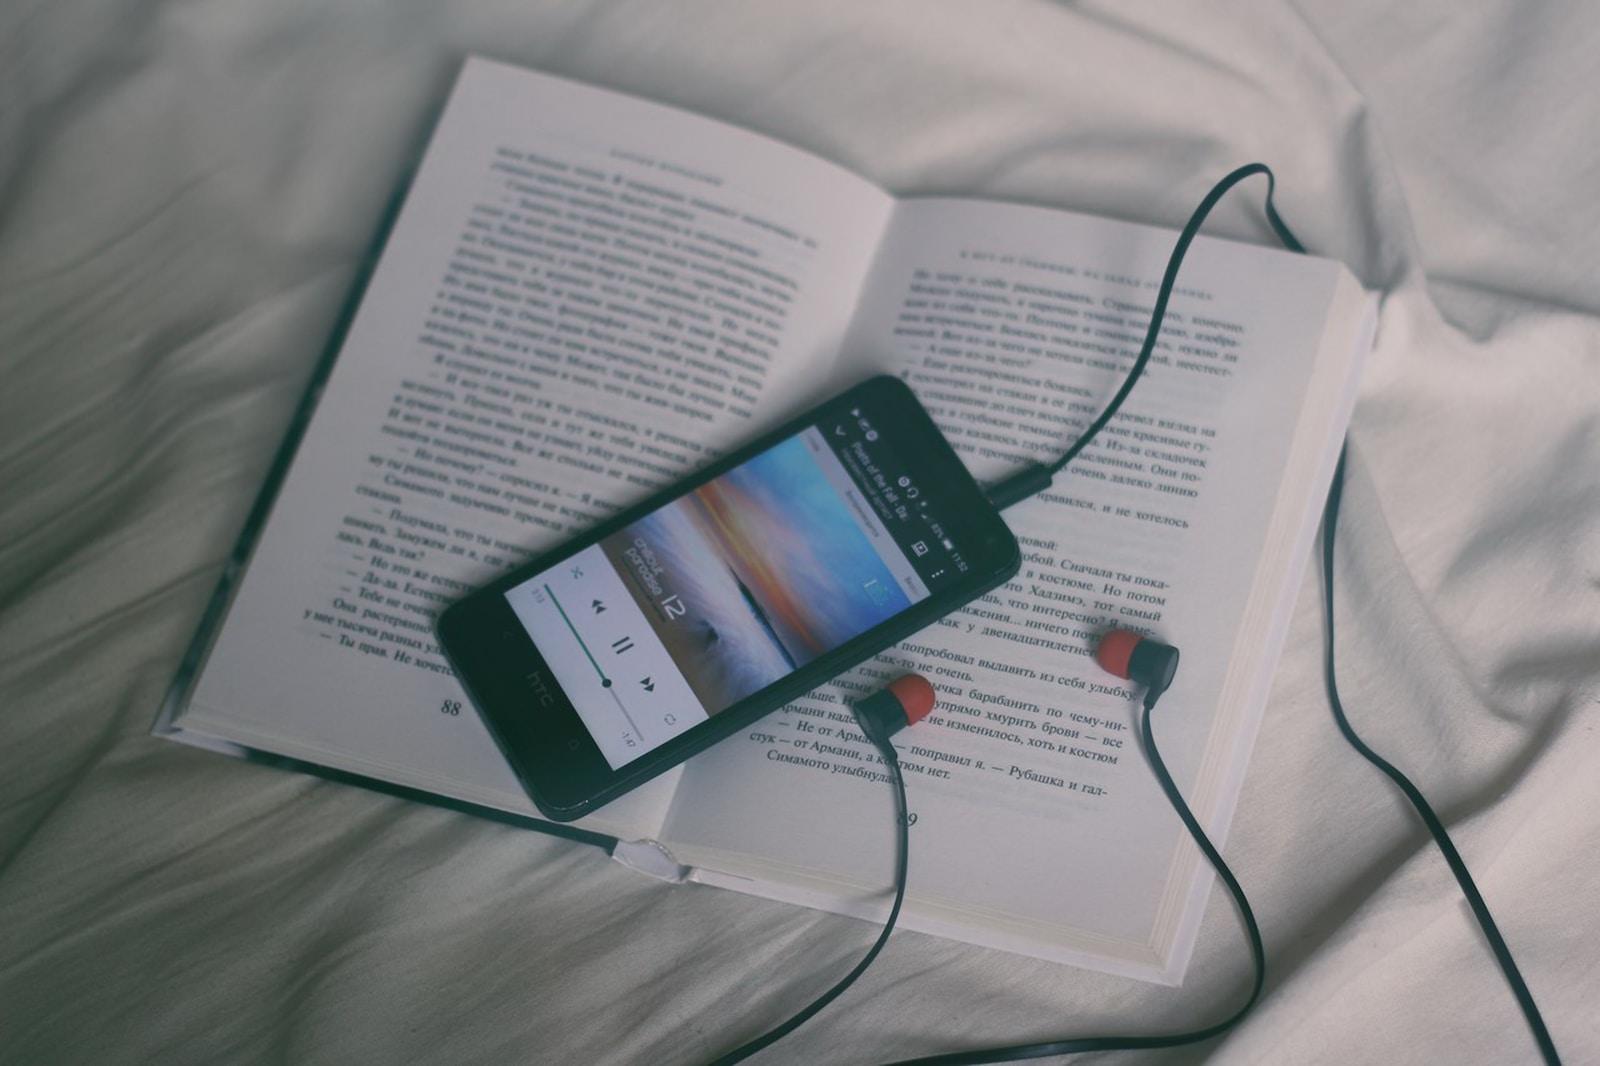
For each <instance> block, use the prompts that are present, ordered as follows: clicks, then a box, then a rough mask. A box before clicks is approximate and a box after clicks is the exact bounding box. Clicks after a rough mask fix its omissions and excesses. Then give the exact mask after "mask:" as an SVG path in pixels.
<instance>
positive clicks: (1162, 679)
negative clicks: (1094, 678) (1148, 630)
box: [1094, 629, 1178, 703]
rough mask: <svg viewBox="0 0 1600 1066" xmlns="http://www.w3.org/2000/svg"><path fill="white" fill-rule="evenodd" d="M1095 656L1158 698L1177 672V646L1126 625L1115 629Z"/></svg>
mask: <svg viewBox="0 0 1600 1066" xmlns="http://www.w3.org/2000/svg"><path fill="white" fill-rule="evenodd" d="M1094 660H1095V662H1097V663H1099V664H1100V666H1101V668H1102V669H1104V670H1105V671H1106V672H1107V673H1109V674H1115V675H1116V676H1117V677H1120V678H1124V679H1126V680H1128V681H1132V682H1133V683H1134V684H1137V685H1143V686H1144V687H1145V699H1146V701H1148V702H1151V703H1153V702H1155V700H1156V699H1157V698H1159V697H1160V696H1161V694H1162V693H1163V692H1165V691H1167V687H1168V686H1169V685H1171V684H1172V679H1173V677H1174V676H1176V675H1177V673H1178V649H1177V648H1174V647H1173V646H1172V645H1171V644H1163V643H1161V642H1160V641H1159V640H1155V639H1153V638H1150V637H1141V636H1140V635H1139V634H1137V633H1135V632H1133V631H1132V630H1127V629H1113V630H1112V631H1111V632H1109V633H1107V634H1106V635H1105V636H1103V637H1101V638H1100V643H1099V644H1097V645H1096V646H1095V649H1094Z"/></svg>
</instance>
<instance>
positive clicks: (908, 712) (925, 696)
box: [854, 674, 936, 738]
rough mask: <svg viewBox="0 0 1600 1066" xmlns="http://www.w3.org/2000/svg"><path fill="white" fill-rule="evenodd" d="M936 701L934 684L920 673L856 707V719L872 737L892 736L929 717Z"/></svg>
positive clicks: (894, 684)
mask: <svg viewBox="0 0 1600 1066" xmlns="http://www.w3.org/2000/svg"><path fill="white" fill-rule="evenodd" d="M935 699H936V693H935V692H934V688H933V685H932V684H930V683H929V681H928V679H927V678H925V677H923V676H922V675H921V674H906V675H905V676H904V677H898V678H895V679H894V680H893V681H891V682H889V684H888V685H887V686H885V687H883V688H880V689H879V690H878V691H876V692H874V693H873V694H872V695H870V696H868V697H867V698H866V699H864V700H860V701H858V702H857V703H856V704H855V707H854V710H855V712H856V719H857V720H858V721H859V722H860V723H861V727H862V728H863V729H865V730H866V731H867V733H868V735H869V736H876V737H884V738H887V737H892V736H894V735H895V734H896V733H898V732H900V730H902V729H904V728H905V727H906V726H908V725H916V724H917V723H918V722H920V721H922V720H923V719H924V718H926V717H928V712H930V711H932V710H933V705H934V702H935Z"/></svg>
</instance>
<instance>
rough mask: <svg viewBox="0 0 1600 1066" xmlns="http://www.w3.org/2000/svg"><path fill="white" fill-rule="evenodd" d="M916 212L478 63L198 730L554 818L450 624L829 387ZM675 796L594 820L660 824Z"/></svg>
mask: <svg viewBox="0 0 1600 1066" xmlns="http://www.w3.org/2000/svg"><path fill="white" fill-rule="evenodd" d="M382 180H385V179H383V178H382V177H381V176H377V175H375V176H374V181H375V182H381V181H382ZM890 209H891V202H890V201H889V199H888V197H887V196H886V195H885V194H884V193H882V192H881V191H880V190H878V189H876V188H875V187H874V186H872V185H871V184H869V183H867V182H866V181H864V180H862V179H860V178H857V177H854V176H853V175H850V174H849V173H847V172H845V171H843V170H840V169H839V168H837V167H835V166H833V165H831V164H828V163H825V162H823V161H821V160H818V159H816V158H815V157H812V156H810V155H807V154H805V153H803V152H800V151H797V150H794V149H790V148H787V147H785V146H782V145H780V144H778V143H776V142H774V141H771V140H769V139H766V138H763V137H759V136H757V135H754V134H749V133H745V132H743V131H740V130H737V129H735V128H733V127H731V126H727V125H725V124H722V123H718V122H714V121H711V120H709V119H704V118H699V117H697V116H693V115H689V114H687V113H684V112H681V111H677V110H674V109H672V108H668V107H663V106H660V105H657V104H652V103H648V102H645V101H641V100H637V99H633V98H630V97H626V96H623V95H620V94H617V93H612V92H608V91H604V90H600V89H594V88H590V87H586V86H583V85H579V84H577V83H574V82H569V81H565V80H563V79H559V78H554V77H549V76H546V75H540V74H535V73H532V72H528V71H521V70H517V69H515V68H511V67H506V66H502V65H499V64H495V63H490V62H487V61H483V60H470V61H468V63H467V64H466V66H465V68H464V70H463V72H462V75H461V77H460V79H459V81H458V83H457V86H456V88H455V90H454V92H453V94H452V96H451V98H450V101H449V103H448V105H447V107H446V109H445V111H444V114H443V116H442V118H441V119H440V121H439V124H438V126H437V128H436V130H435V133H434V136H433V140H432V142H431V145H430V147H429V149H428V151H427V153H426V155H425V157H424V159H423V161H422V164H421V166H420V169H419V171H418V173H417V176H416V179H415V182H414V184H413V186H412V188H411V190H410V192H409V194H408V198H407V200H406V203H405V205H404V207H403V209H402V211H401V213H400V215H399V217H398V219H397V221H396V224H395V227H394V229H393V231H392V233H391V235H390V237H389V240H388V243H387V247H386V248H385V250H384V252H383V255H382V258H381V260H380V262H379V265H378V267H377V270H376V272H375V274H374V276H373V278H372V281H371V283H370V286H369V288H368V290H367V292H366V294H365V296H364V298H363V301H362V304H361V307H360V309H359V311H358V313H357V315H356V317H355V319H354V321H353V323H352V326H351V329H350V331H349V333H348V335H347V337H346V340H345V342H344V345H343V349H342V351H341V354H340V355H339V357H338V360H337V362H336V364H335V366H334V369H333V371H332V374H331V377H330V378H329V380H328V382H327V385H326V389H325V392H324V394H323V396H322V397H321V400H320V403H319V405H318V408H317V411H316V415H315V417H314V419H313V420H312V422H311V424H310V426H309V429H308V431H307V433H306V435H305V438H304V440H303V442H302V443H301V445H300V448H299V451H298V453H297V455H296V458H295V460H294V463H293V465H292V467H291V470H290V473H289V475H288V478H287V480H286V482H285V484H284V486H283V488H282V491H281V493H280V495H279V498H278V499H277V501H276V503H275V505H274V507H273V510H272V515H271V518H270V520H269V522H268V524H267V526H266V529H265V532H264V534H263V536H262V538H261V540H260V542H259V544H258V546H257V548H256V551H255V554H254V556H253V558H252V560H251V562H250V565H249V568H248V571H247V573H246V575H245V577H244V579H243V581H242V584H241V586H240V588H239V591H238V593H237V595H236V598H235V600H234V602H233V604H232V607H231V609H230V612H229V615H228V617H227V620H226V623H225V625H224V627H223V629H222V631H221V635H220V637H219V638H218V640H217V642H216V644H215V646H214V648H213V650H212V652H211V654H210V657H209V660H208V661H207V664H206V666H205V668H204V671H203V674H202V676H201V678H200V680H199V682H198V685H197V688H196V690H195V692H194V695H193V700H192V703H191V705H190V708H189V710H188V712H187V713H186V714H185V715H184V716H183V718H182V720H181V722H180V724H181V726H182V727H183V728H186V729H197V730H200V731H202V732H205V733H208V734H212V735H216V736H221V737H223V738H225V739H228V740H232V741H236V742H239V743H243V744H247V745H251V746H255V747H260V748H263V749H266V750H269V751H274V752H279V753H282V754H287V755H293V756H296V757H300V758H305V759H308V760H311V761H313V762H318V763H324V764H327V765H332V766H336V767H340V768H344V769H349V770H353V771H356V772H360V773H364V774H369V775H372V776H376V777H380V778H384V779H387V780H393V781H399V782H402V783H405V784H410V785H413V786H417V787H422V788H426V789H429V790H432V791H436V792H441V793H446V794H450V795H456V796H461V797H463V798H467V799H471V800H474V801H477V802H482V803H490V804H494V805H498V806H502V807H507V808H511V809H515V810H524V811H528V810H531V808H530V805H529V803H528V801H527V799H526V797H525V796H524V795H523V792H522V790H521V788H520V787H519V785H518V783H517V782H516V780H515V779H514V777H513V776H512V774H511V771H510V770H509V768H508V767H507V765H506V763H505V761H504V759H503V758H502V757H501V755H500V753H499V751H498V750H497V749H496V747H495V745H494V743H493V741H492V739H491V738H490V736H489V735H488V733H487V732H486V730H485V729H484V727H483V725H482V723H481V722H480V720H479V719H478V716H477V714H476V713H475V712H474V710H473V708H472V705H471V704H470V702H468V700H467V698H466V696H465V695H464V693H463V692H462V690H461V688H460V687H459V686H458V685H457V683H456V682H455V680H454V678H453V677H452V675H451V673H450V671H449V669H448V667H447V666H446V665H445V663H444V660H443V658H442V656H441V655H440V653H439V651H438V648H437V646H436V644H435V641H434V637H433V623H434V619H435V618H436V617H437V615H438V612H439V611H440V610H441V609H442V608H443V607H444V606H445V605H446V604H447V603H448V602H450V601H452V600H454V599H456V598H458V597H460V596H461V595H463V594H464V593H466V592H467V591H469V590H470V589H471V588H472V587H473V586H475V585H477V584H479V583H482V582H484V581H485V580H487V579H489V578H491V577H493V576H496V575H498V574H500V573H502V572H503V571H505V570H506V569H508V568H510V567H512V566H514V565H516V564H518V563H520V562H523V561H525V560H526V559H527V558H528V557H530V556H531V555H532V554H534V553H537V552H538V551H540V550H542V549H548V548H550V547H552V546H554V545H555V544H557V543H558V542H559V541H560V540H561V539H563V538H564V537H565V536H567V535H569V534H572V533H575V532H577V531H579V530H581V529H582V528H584V527H586V526H588V525H590V524H592V523H593V522H594V521H596V520H597V519H599V518H602V517H604V516H605V515H608V514H610V513H612V512H613V511H615V510H616V509H618V508H620V507H622V506H624V505H626V504H628V503H631V502H633V501H634V500H636V499H638V498H639V497H641V496H643V495H645V494H646V493H648V492H649V491H651V490H653V489H657V488H660V487H663V486H665V485H667V484H669V483H670V482H671V481H673V480H675V479H676V478H678V477H679V476H681V475H683V474H685V473H687V472H689V471H690V470H691V469H693V468H695V467H697V466H700V465H702V464H704V463H705V462H707V461H709V460H710V459H711V458H713V457H714V456H715V455H716V454H717V453H718V452H719V450H720V449H722V448H724V447H727V446H729V445H732V444H735V443H737V442H739V441H741V440H743V439H745V438H748V437H749V436H751V435H753V434H754V433H755V432H756V430H757V429H759V428H761V426H762V425H764V424H765V423H767V422H769V421H771V420H773V419H775V418H776V417H777V416H778V415H779V414H780V413H783V412H785V411H787V410H789V409H791V408H793V407H794V406H796V405H798V404H800V403H802V402H803V401H804V400H805V399H807V398H809V397H811V396H813V395H815V394H816V393H817V392H818V391H819V390H820V389H821V388H823V387H824V384H825V381H826V374H825V373H824V371H825V370H826V368H827V367H829V366H830V365H831V362H832V360H833V358H834V356H835V354H836V352H837V351H838V350H839V347H840V340H841V338H842V336H843V333H844V330H845V328H846V327H847V324H848V320H849V315H850V312H851V309H852V308H853V306H854V304H855V301H856V297H857V295H858V290H859V287H860V285H861V283H862V281H863V279H864V277H865V274H866V272H867V269H868V267H869V265H870V261H871V256H872V253H873V250H874V248H875V247H876V245H877V243H878V240H879V238H880V236H881V234H882V232H883V230H884V228H885V226H886V225H887V222H888V219H889V214H890ZM670 788H671V783H670V781H668V782H666V783H665V784H663V783H659V782H658V783H654V784H652V785H651V786H647V787H646V789H643V790H641V791H640V792H639V793H635V794H634V795H632V796H630V797H626V798H625V799H624V800H622V801H620V802H619V803H616V804H612V805H611V806H609V807H608V808H607V809H606V811H604V812H602V814H601V815H600V816H597V817H596V818H595V819H593V820H592V821H591V824H597V825H599V826H601V827H604V828H615V827H619V826H620V827H621V831H622V832H632V833H634V834H637V833H639V832H641V831H653V829H654V828H655V827H656V826H657V825H658V824H659V819H660V815H661V813H662V812H663V811H664V810H665V798H666V796H667V794H669V793H670Z"/></svg>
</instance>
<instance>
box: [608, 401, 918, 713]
mask: <svg viewBox="0 0 1600 1066" xmlns="http://www.w3.org/2000/svg"><path fill="white" fill-rule="evenodd" d="M810 438H815V439H810ZM819 445H821V441H820V434H817V433H816V431H815V430H810V431H808V432H807V433H806V434H804V435H802V436H797V437H794V438H791V439H789V440H786V441H784V442H782V443H780V444H778V445H776V446H774V447H772V448H770V449H768V450H767V451H765V452H762V453H761V454H760V455H757V456H755V457H754V458H752V459H750V460H749V461H747V462H745V463H743V464H741V465H739V466H737V467H735V468H734V469H732V470H730V471H728V472H727V473H725V474H723V475H722V476H721V477H718V478H716V479H715V480H713V481H710V482H707V483H706V484H704V485H702V486H700V487H699V488H698V489H695V490H694V491H693V492H690V493H688V494H686V495H684V496H682V497H680V498H679V499H677V500H675V501H674V502H673V503H671V504H669V505H668V506H666V507H663V508H661V509H660V510H658V511H655V512H653V513H652V514H650V515H647V516H646V517H644V518H642V519H640V520H639V521H637V522H634V523H633V524H631V525H629V526H628V527H627V528H625V529H623V530H620V531H618V532H617V533H614V534H612V535H611V536H609V537H607V538H606V539H605V540H604V541H602V542H601V547H602V548H603V549H604V551H605V554H606V557H607V558H608V559H610V561H611V563H612V565H614V566H615V567H616V568H617V570H618V572H619V573H621V574H622V575H623V576H624V584H625V585H626V586H627V588H628V591H629V592H630V593H632V595H633V597H634V599H635V601H636V602H637V603H638V605H639V608H640V610H642V611H643V612H644V615H645V617H646V619H648V620H649V622H650V626H651V628H652V629H654V630H655V633H656V635H657V636H658V637H660V639H661V642H662V643H663V644H664V645H666V648H667V651H668V653H669V654H670V655H671V657H672V659H673V661H674V662H675V663H676V664H677V665H678V668H679V669H680V670H681V671H682V673H683V675H684V677H685V679H686V680H687V681H688V683H689V686H690V688H692V689H693V690H694V693H695V695H696V696H698V697H699V699H700V701H701V703H702V704H703V705H704V706H705V709H706V712H707V713H708V714H715V713H717V712H718V711H722V710H726V709H727V708H728V707H729V706H731V705H732V704H734V703H736V702H738V701H739V700H741V699H743V698H744V697H746V696H748V695H750V694H751V693H753V692H757V691H759V690H760V689H762V688H765V687H766V686H767V685H770V684H772V683H773V682H774V681H777V680H778V679H779V678H781V677H783V676H784V675H786V674H788V673H790V672H792V671H793V670H794V669H795V668H797V667H800V666H803V665H805V664H806V663H808V662H810V661H811V660H812V659H814V658H816V657H817V656H818V655H821V654H823V653H824V652H827V651H829V650H831V649H833V648H836V647H838V646H839V645H841V644H843V643H844V642H845V641H847V640H849V639H850V638H851V637H854V636H856V635H857V634H860V633H863V632H865V631H866V630H868V629H870V628H872V627H873V626H875V625H877V624H878V623H880V622H882V621H884V620H885V619H887V618H889V617H891V616H893V615H894V614H896V613H897V612H899V611H901V610H903V609H904V608H905V607H907V606H908V605H909V603H910V600H909V598H908V597H907V595H906V593H905V592H904V591H903V590H902V589H901V588H900V583H899V582H898V581H897V580H896V579H895V577H894V575H893V574H892V573H891V572H890V571H889V568H888V567H887V566H886V565H885V564H884V561H883V559H882V558H881V557H880V555H879V554H878V551H877V550H876V549H875V548H874V547H873V545H872V543H871V542H870V540H869V539H868V538H867V535H866V534H865V533H864V532H863V530H862V528H861V525H860V522H859V520H858V519H857V518H856V516H855V515H854V514H853V513H852V511H851V509H850V507H849V505H848V504H847V503H846V502H845V499H844V497H842V496H841V495H840V494H839V491H838V490H837V489H836V488H835V487H834V484H833V483H832V482H830V480H829V479H828V477H827V476H826V474H825V473H824V471H823V469H822V467H821V465H820V464H819V462H818V456H819V455H826V456H827V458H828V459H832V455H831V453H828V452H827V451H826V446H825V445H824V446H821V447H822V450H821V451H820V452H814V449H817V448H818V446H819ZM779 561H781V563H780V562H779Z"/></svg>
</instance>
